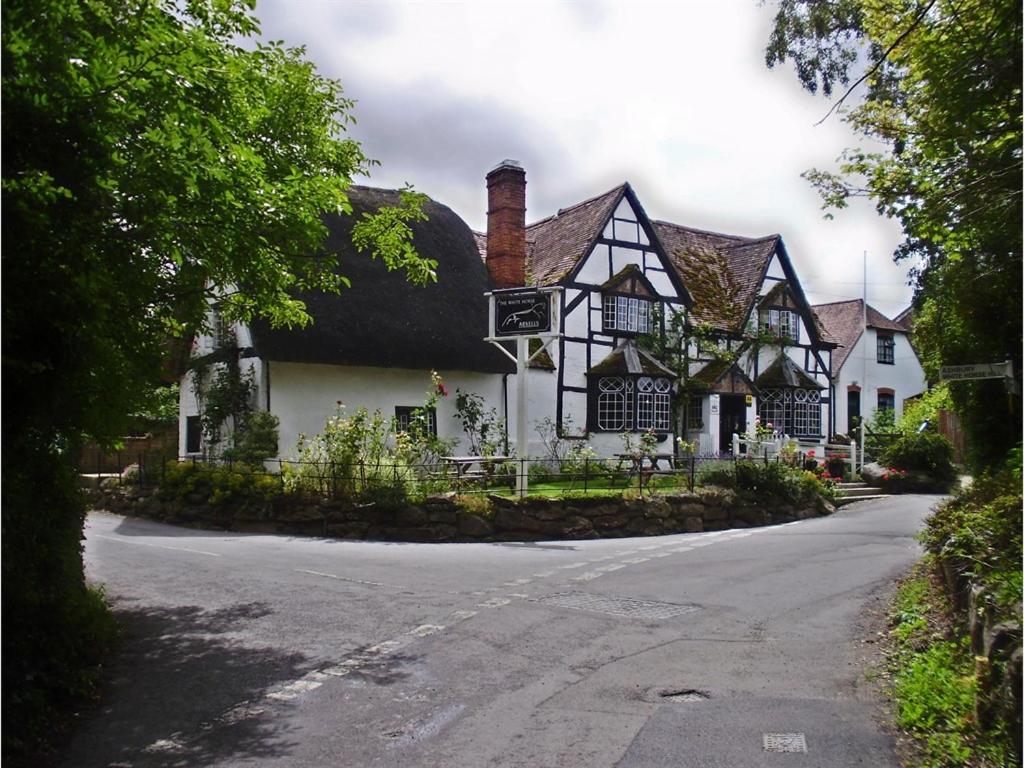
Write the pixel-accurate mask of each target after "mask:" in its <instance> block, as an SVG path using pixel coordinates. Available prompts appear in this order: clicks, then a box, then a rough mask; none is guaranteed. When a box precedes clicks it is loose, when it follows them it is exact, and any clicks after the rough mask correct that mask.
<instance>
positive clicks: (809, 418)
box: [793, 389, 821, 435]
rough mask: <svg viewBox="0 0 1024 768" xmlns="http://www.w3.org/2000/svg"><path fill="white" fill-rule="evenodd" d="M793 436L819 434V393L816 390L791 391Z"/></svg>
mask: <svg viewBox="0 0 1024 768" xmlns="http://www.w3.org/2000/svg"><path fill="white" fill-rule="evenodd" d="M793 434H795V435H820V434H821V392H819V391H818V390H816V389H794V390H793Z"/></svg>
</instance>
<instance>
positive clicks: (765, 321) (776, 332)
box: [757, 306, 800, 344]
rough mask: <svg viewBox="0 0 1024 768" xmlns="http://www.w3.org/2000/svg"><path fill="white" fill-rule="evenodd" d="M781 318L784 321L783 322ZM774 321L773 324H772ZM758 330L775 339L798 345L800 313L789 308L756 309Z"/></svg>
mask: <svg viewBox="0 0 1024 768" xmlns="http://www.w3.org/2000/svg"><path fill="white" fill-rule="evenodd" d="M783 318H786V321H785V322H783ZM773 321H774V322H773ZM757 328H758V330H762V329H764V330H767V331H768V332H769V333H771V334H772V336H774V337H775V338H777V339H783V338H785V339H788V340H789V341H791V342H793V343H794V344H799V343H800V313H799V312H797V311H796V310H795V309H791V308H789V307H774V306H773V307H758V310H757Z"/></svg>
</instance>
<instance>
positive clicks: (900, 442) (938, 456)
mask: <svg viewBox="0 0 1024 768" xmlns="http://www.w3.org/2000/svg"><path fill="white" fill-rule="evenodd" d="M880 459H881V462H882V463H883V464H884V465H886V466H887V467H895V468H897V469H903V470H914V471H918V472H927V473H928V474H929V475H931V476H932V477H935V478H937V479H938V480H947V481H948V480H952V479H953V478H954V477H956V470H955V469H954V468H953V444H952V443H950V442H949V440H947V439H946V438H945V437H943V436H942V435H940V434H937V433H935V432H910V433H909V434H904V435H900V436H899V437H898V438H897V439H896V441H895V442H893V443H892V444H891V445H889V446H888V447H886V448H885V449H884V450H883V451H882V455H881V457H880Z"/></svg>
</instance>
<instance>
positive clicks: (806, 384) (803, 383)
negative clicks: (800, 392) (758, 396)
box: [756, 353, 825, 389]
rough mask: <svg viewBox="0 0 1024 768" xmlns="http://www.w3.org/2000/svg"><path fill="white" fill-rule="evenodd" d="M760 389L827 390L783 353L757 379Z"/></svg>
mask: <svg viewBox="0 0 1024 768" xmlns="http://www.w3.org/2000/svg"><path fill="white" fill-rule="evenodd" d="M756 384H757V388H758V389H771V388H772V387H801V388H803V389H825V387H823V386H822V385H821V384H819V383H818V382H817V381H815V380H814V379H812V378H811V377H810V376H808V375H807V374H806V373H805V372H804V371H803V369H801V368H800V366H799V365H797V364H796V363H794V362H793V359H792V358H791V357H790V356H789V355H787V354H785V353H783V354H780V355H779V356H778V358H776V360H775V362H774V363H772V364H771V365H769V366H768V367H767V368H765V370H764V373H762V374H761V375H760V376H758V377H757V382H756Z"/></svg>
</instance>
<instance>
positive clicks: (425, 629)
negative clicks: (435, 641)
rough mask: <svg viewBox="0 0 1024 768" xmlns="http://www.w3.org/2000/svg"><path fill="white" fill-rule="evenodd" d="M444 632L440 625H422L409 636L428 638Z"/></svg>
mask: <svg viewBox="0 0 1024 768" xmlns="http://www.w3.org/2000/svg"><path fill="white" fill-rule="evenodd" d="M442 631H444V627H443V626H442V625H440V624H421V625H420V626H418V627H416V629H413V630H410V631H409V633H408V634H410V635H412V636H413V637H427V636H428V635H434V634H437V633H438V632H442Z"/></svg>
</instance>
